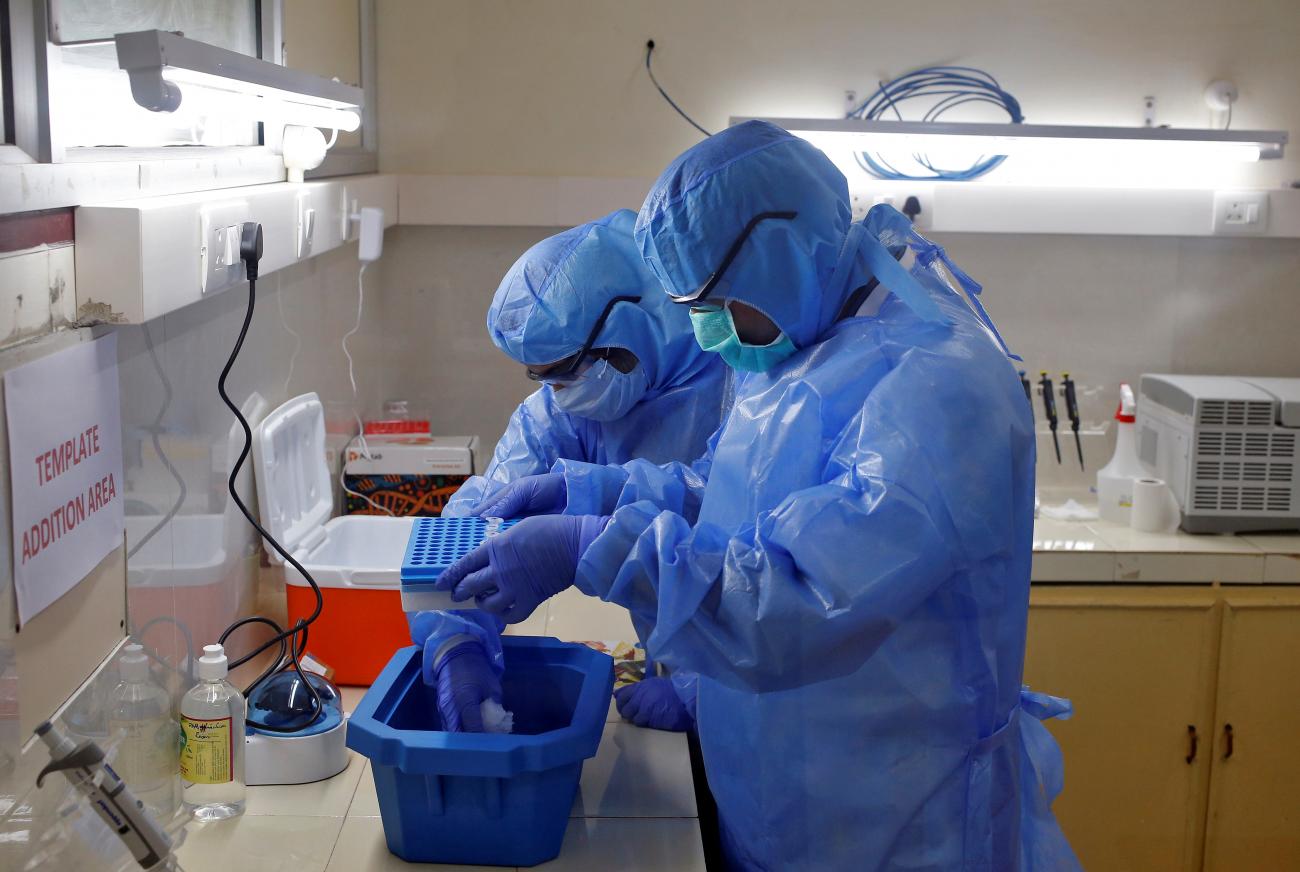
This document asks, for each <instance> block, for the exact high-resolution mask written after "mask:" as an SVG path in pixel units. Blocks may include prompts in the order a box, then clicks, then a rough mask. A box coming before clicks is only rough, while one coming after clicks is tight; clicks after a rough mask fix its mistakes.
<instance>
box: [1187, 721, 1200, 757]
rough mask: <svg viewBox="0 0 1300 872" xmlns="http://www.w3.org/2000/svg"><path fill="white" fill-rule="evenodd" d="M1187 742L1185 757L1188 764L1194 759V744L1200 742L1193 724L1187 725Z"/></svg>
mask: <svg viewBox="0 0 1300 872" xmlns="http://www.w3.org/2000/svg"><path fill="white" fill-rule="evenodd" d="M1187 743H1188V744H1187V757H1186V758H1185V759H1186V760H1187V762H1188V763H1189V764H1190V763H1191V762H1192V761H1193V760H1195V759H1196V746H1197V745H1199V744H1200V740H1199V738H1198V737H1197V735H1196V725H1195V724H1188V725H1187Z"/></svg>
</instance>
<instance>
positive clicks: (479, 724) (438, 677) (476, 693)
mask: <svg viewBox="0 0 1300 872" xmlns="http://www.w3.org/2000/svg"><path fill="white" fill-rule="evenodd" d="M437 645H438V640H437V639H434V640H432V641H431V642H429V643H426V644H425V646H424V683H425V684H430V685H437V688H438V713H439V714H441V715H442V728H443V729H444V730H446V731H447V732H449V733H481V732H483V712H482V710H481V709H480V708H479V707H480V706H481V705H482V704H483V701H484V700H486V699H494V700H496V701H497V702H501V679H500V678H498V677H497V674H496V672H494V671H493V670H492V665H491V664H490V663H489V662H488V656H487V652H486V651H485V650H483V646H482V645H481V644H479V643H478V642H473V641H467V642H461V643H460V644H459V645H457V646H456V647H454V648H452V649H451V650H450V651H448V652H447V653H446V654H444V655H443V656H442V659H440V660H439V661H438V662H437V663H433V662H431V661H432V660H433V658H434V657H436V656H437V653H438V652H437V650H436V647H435V646H437Z"/></svg>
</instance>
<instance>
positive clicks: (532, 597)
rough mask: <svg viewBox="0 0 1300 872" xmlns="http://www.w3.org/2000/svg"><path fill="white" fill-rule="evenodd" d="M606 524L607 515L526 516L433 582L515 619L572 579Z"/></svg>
mask: <svg viewBox="0 0 1300 872" xmlns="http://www.w3.org/2000/svg"><path fill="white" fill-rule="evenodd" d="M608 523H609V516H607V515H543V516H540V517H536V518H525V519H524V520H522V521H520V522H519V523H518V524H515V525H514V526H513V527H511V528H510V529H509V530H506V531H505V532H504V533H501V534H499V535H496V536H492V537H491V538H489V539H487V540H485V541H484V542H483V544H481V545H479V546H478V547H477V548H475V549H474V550H473V551H471V552H469V553H468V554H466V555H465V556H464V557H462V558H460V559H459V560H457V561H456V562H455V563H453V564H452V565H451V566H449V567H447V568H446V569H445V570H444V571H443V573H442V575H440V576H438V581H437V582H436V584H435V585H434V587H435V588H436V589H438V590H450V591H451V598H452V600H454V601H455V602H465V601H466V600H468V599H471V598H473V599H474V600H475V601H476V602H477V604H478V607H479V608H480V609H482V610H483V611H485V612H490V613H491V614H494V615H497V616H498V617H500V618H501V619H502V620H504V621H506V622H507V623H511V624H517V623H519V622H520V621H523V620H526V619H527V618H528V616H529V615H531V614H532V613H533V610H534V609H536V608H537V607H538V606H539V605H541V604H542V603H543V602H544V601H546V600H547V599H549V598H550V597H553V596H555V595H556V594H557V593H559V592H560V591H562V590H564V589H565V588H566V587H568V586H569V585H571V584H573V577H574V575H575V574H576V573H577V571H578V561H579V560H581V559H582V554H583V552H584V551H586V550H587V547H588V546H589V545H591V543H592V542H593V541H594V540H595V538H596V537H597V536H599V535H600V533H601V531H602V530H604V529H605V525H606V524H608Z"/></svg>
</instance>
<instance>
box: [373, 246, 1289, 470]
mask: <svg viewBox="0 0 1300 872" xmlns="http://www.w3.org/2000/svg"><path fill="white" fill-rule="evenodd" d="M552 232H554V231H552V230H546V229H542V228H517V227H516V228H509V227H489V228H469V227H401V228H398V230H397V232H396V233H394V234H392V235H391V237H390V239H389V243H388V248H387V249H386V255H385V269H386V273H385V275H386V291H387V294H386V298H385V303H384V307H385V308H384V312H383V318H384V322H383V330H384V332H385V334H387V335H388V336H391V337H392V338H393V340H394V342H395V345H394V346H392V348H393V349H394V353H395V354H396V355H397V356H398V357H399V358H400V360H401V365H400V366H399V367H397V368H396V369H395V371H394V372H393V373H392V379H393V381H392V383H391V384H392V386H393V389H394V390H395V391H397V392H399V393H407V394H411V395H417V394H423V395H428V396H432V397H435V398H436V399H437V403H438V408H439V413H438V414H437V415H436V421H437V423H436V425H435V426H436V427H438V428H439V429H441V430H442V431H443V432H456V433H462V432H463V433H470V434H478V435H479V436H481V437H482V438H483V440H484V443H485V448H487V449H488V450H490V447H491V446H492V445H493V444H494V443H495V441H496V439H497V438H498V437H499V436H500V433H501V431H502V429H503V428H504V426H505V423H506V421H507V419H508V417H509V414H510V412H511V411H512V410H513V408H514V406H515V405H516V404H517V403H518V402H519V400H520V399H521V398H522V397H524V396H525V395H527V393H528V392H529V390H530V389H531V388H532V387H533V385H532V384H531V383H530V382H528V381H527V380H526V379H525V378H524V377H523V374H522V372H521V371H520V368H519V367H518V366H517V365H514V363H513V362H512V361H510V360H509V359H508V358H506V357H505V355H503V354H501V353H500V352H499V351H498V350H497V349H496V348H495V347H494V346H493V345H492V344H491V341H490V340H489V339H488V336H487V333H486V330H485V329H484V328H483V326H482V325H483V321H484V316H485V314H486V312H487V307H488V304H489V302H490V301H491V297H492V294H493V292H494V291H495V290H496V286H497V283H498V282H499V281H500V279H501V277H502V275H504V273H505V271H506V270H507V269H508V268H509V267H510V264H511V263H513V262H514V260H515V258H517V257H518V256H519V255H520V254H521V253H523V251H524V250H525V249H527V247H528V246H530V245H531V244H533V243H534V242H536V241H538V240H539V239H541V238H543V237H545V236H547V235H549V234H550V233H552ZM938 241H939V242H941V243H942V244H943V245H945V246H946V247H947V248H948V250H949V252H950V253H951V254H952V256H953V257H954V259H955V260H956V262H957V263H958V264H960V265H961V266H962V267H963V268H964V269H966V270H967V271H968V272H970V274H971V275H973V276H974V277H975V278H976V279H977V280H978V281H980V282H982V283H983V284H984V286H985V291H984V302H985V303H986V305H987V306H988V308H989V310H990V312H991V313H992V315H993V318H994V320H995V321H996V322H997V324H998V326H999V327H1000V328H1001V330H1002V332H1003V334H1004V335H1005V337H1006V339H1007V341H1008V342H1009V343H1010V344H1011V346H1012V347H1013V349H1014V350H1016V351H1017V352H1018V353H1020V354H1021V356H1023V357H1024V359H1025V364H1024V365H1025V368H1026V369H1027V370H1028V371H1029V373H1030V375H1031V376H1032V378H1033V379H1034V380H1037V377H1038V371H1039V370H1040V369H1047V370H1049V371H1050V372H1051V374H1052V377H1053V379H1059V376H1060V373H1061V372H1062V371H1069V372H1070V373H1071V375H1072V376H1073V377H1074V378H1075V379H1077V380H1078V382H1079V389H1080V396H1081V405H1082V406H1083V410H1082V411H1083V417H1084V419H1085V424H1084V429H1085V431H1091V432H1085V435H1084V437H1083V444H1084V451H1085V461H1086V467H1087V468H1086V471H1084V472H1080V471H1079V467H1078V461H1077V459H1075V460H1073V461H1072V462H1070V458H1072V457H1074V454H1073V452H1074V445H1073V437H1072V436H1071V435H1070V434H1069V432H1068V423H1067V424H1065V425H1064V429H1063V430H1062V431H1061V437H1060V438H1061V441H1062V445H1061V447H1062V457H1063V459H1064V460H1066V461H1067V462H1064V463H1062V464H1061V465H1059V466H1058V465H1057V464H1056V462H1055V455H1054V453H1052V448H1051V440H1050V437H1049V436H1048V435H1047V434H1046V425H1045V423H1044V422H1043V420H1042V414H1041V405H1037V404H1036V406H1035V411H1036V413H1037V417H1038V420H1039V424H1040V427H1041V428H1042V429H1043V430H1044V433H1043V435H1042V436H1041V437H1040V461H1041V462H1040V465H1039V478H1040V482H1041V483H1043V484H1044V485H1046V486H1048V487H1052V486H1068V487H1076V488H1077V487H1086V486H1087V485H1088V484H1089V483H1090V482H1091V481H1092V480H1093V476H1094V474H1095V472H1096V470H1097V468H1098V467H1100V466H1101V465H1103V464H1104V463H1105V462H1106V461H1107V460H1108V459H1109V458H1110V453H1111V451H1112V449H1113V444H1114V443H1113V428H1112V427H1111V425H1110V420H1111V416H1112V414H1113V413H1114V410H1115V404H1116V401H1117V389H1118V384H1119V382H1121V381H1130V382H1134V383H1136V380H1137V378H1138V376H1139V375H1140V374H1141V373H1143V372H1168V371H1178V372H1196V373H1212V372H1220V373H1246V374H1256V375H1261V374H1269V375H1290V376H1300V343H1297V342H1296V341H1295V337H1296V331H1297V329H1298V328H1300V242H1297V241H1295V240H1281V239H1279V240H1273V239H1209V238H1207V239H1176V238H1160V237H1149V238H1134V237H1118V236H1046V235H1044V236H1029V235H1025V236H1004V235H992V234H989V235H984V234H961V235H950V236H946V237H943V238H939V239H938ZM1135 386H1136V385H1135ZM1063 412H1064V410H1063V408H1062V414H1063Z"/></svg>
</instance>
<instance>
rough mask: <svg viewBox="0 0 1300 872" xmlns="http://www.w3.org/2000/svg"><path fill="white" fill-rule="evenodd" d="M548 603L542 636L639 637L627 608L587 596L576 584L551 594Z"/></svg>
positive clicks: (581, 638)
mask: <svg viewBox="0 0 1300 872" xmlns="http://www.w3.org/2000/svg"><path fill="white" fill-rule="evenodd" d="M547 605H548V606H550V614H549V616H548V618H547V621H546V630H545V632H543V633H542V634H541V635H544V636H554V637H555V638H557V639H561V640H563V641H565V642H585V641H589V640H614V639H624V640H627V641H634V640H635V639H636V630H634V629H632V619H631V617H629V616H628V613H627V609H625V608H623V607H622V606H618V605H614V604H613V603H607V602H605V601H604V600H600V599H596V598H595V597H591V596H587V595H586V594H584V593H583V592H582V591H580V590H578V589H577V588H576V587H570V588H568V589H566V590H564V591H563V592H561V593H560V594H558V595H557V596H554V597H552V598H551V599H550V600H549V601H548V602H547ZM530 620H531V619H530Z"/></svg>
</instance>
